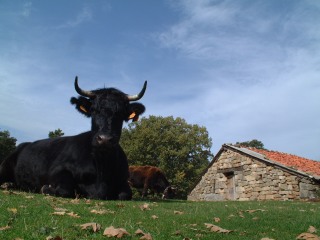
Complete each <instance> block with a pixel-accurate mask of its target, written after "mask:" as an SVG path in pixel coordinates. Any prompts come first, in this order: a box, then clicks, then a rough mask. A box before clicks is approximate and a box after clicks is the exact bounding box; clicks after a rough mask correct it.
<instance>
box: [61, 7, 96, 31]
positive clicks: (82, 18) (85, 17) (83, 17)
mask: <svg viewBox="0 0 320 240" xmlns="http://www.w3.org/2000/svg"><path fill="white" fill-rule="evenodd" d="M91 19H92V11H91V10H90V9H89V8H88V7H83V8H82V10H81V12H79V13H78V15H77V16H76V17H75V19H72V20H69V21H67V22H66V23H64V24H62V25H59V26H58V27H56V28H57V29H61V28H74V27H77V26H78V25H80V24H82V23H84V22H88V21H90V20H91Z"/></svg>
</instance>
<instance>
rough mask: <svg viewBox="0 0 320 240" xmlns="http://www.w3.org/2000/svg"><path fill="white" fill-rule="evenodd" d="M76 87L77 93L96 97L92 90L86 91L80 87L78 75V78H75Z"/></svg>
mask: <svg viewBox="0 0 320 240" xmlns="http://www.w3.org/2000/svg"><path fill="white" fill-rule="evenodd" d="M74 88H75V89H76V91H77V93H79V94H80V95H81V96H83V97H88V98H94V97H95V96H96V95H95V94H94V93H93V92H92V91H85V90H82V89H81V88H80V87H79V85H78V76H76V79H75V80H74Z"/></svg>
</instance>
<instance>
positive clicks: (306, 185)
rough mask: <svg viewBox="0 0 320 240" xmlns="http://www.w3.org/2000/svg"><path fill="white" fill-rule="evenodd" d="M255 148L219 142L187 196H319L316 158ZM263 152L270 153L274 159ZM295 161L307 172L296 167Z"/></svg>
mask: <svg viewBox="0 0 320 240" xmlns="http://www.w3.org/2000/svg"><path fill="white" fill-rule="evenodd" d="M258 151H259V150H258V149H248V148H243V147H235V146H232V145H226V144H225V145H223V146H222V148H221V149H220V151H219V152H218V153H217V155H216V156H215V157H214V159H213V160H212V162H211V163H210V165H209V166H208V168H207V169H206V170H205V172H204V174H203V175H202V177H201V179H200V180H199V181H198V182H197V183H196V185H195V187H194V189H193V190H192V191H191V192H190V194H189V195H188V200H193V201H221V200H240V201H246V200H291V199H292V200H293V199H312V198H319V197H320V162H317V161H312V160H308V159H304V158H300V157H297V156H294V155H290V154H285V153H279V152H272V151H267V150H260V152H262V153H258ZM266 155H270V156H273V157H272V158H273V159H275V160H271V159H269V158H268V157H267V156H266ZM276 156H277V157H276ZM281 161H283V162H284V163H285V164H283V163H280V162H281ZM299 164H300V166H301V168H303V167H304V170H308V171H309V172H308V173H307V172H305V171H301V170H299V169H298V168H297V166H298V165H299ZM288 165H289V166H288ZM310 166H311V167H310ZM308 167H309V168H308ZM309 169H310V170H309ZM311 170H314V172H316V173H312V172H311Z"/></svg>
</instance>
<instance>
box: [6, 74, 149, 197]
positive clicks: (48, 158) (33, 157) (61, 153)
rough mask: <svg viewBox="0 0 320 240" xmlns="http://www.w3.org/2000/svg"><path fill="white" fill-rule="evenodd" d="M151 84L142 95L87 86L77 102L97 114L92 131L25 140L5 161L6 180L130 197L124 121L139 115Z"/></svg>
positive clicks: (57, 191) (51, 190)
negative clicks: (124, 141)
mask: <svg viewBox="0 0 320 240" xmlns="http://www.w3.org/2000/svg"><path fill="white" fill-rule="evenodd" d="M146 84H147V82H145V83H144V86H143V88H142V90H141V92H140V93H139V94H137V95H127V94H124V93H123V92H121V91H119V90H117V89H114V88H104V89H98V90H94V91H85V90H82V89H81V88H80V87H79V86H78V79H77V77H76V79H75V89H76V91H77V92H78V93H79V94H80V95H81V96H79V97H78V98H75V97H72V98H71V103H72V104H74V105H75V107H76V109H77V110H78V111H79V112H81V113H82V114H84V115H85V116H87V117H91V120H92V124H91V131H88V132H84V133H81V134H79V135H76V136H69V137H58V138H51V139H50V138H49V139H44V140H39V141H36V142H32V143H22V144H20V145H19V146H18V147H17V149H16V150H15V152H13V153H12V154H11V155H10V156H9V157H8V158H6V159H5V160H4V161H3V162H2V164H1V165H0V184H1V183H4V182H12V183H13V184H14V186H16V187H17V188H19V189H21V190H25V191H33V192H42V193H45V194H50V195H56V196H61V197H75V196H77V195H80V196H83V197H87V198H93V199H107V200H115V199H120V200H129V199H131V198H132V192H131V189H130V187H129V185H128V181H127V180H128V162H127V157H126V155H125V153H124V151H123V150H122V148H121V146H120V145H119V140H120V136H121V131H122V125H123V121H128V120H129V119H133V121H135V120H137V119H138V116H139V115H140V114H142V113H143V112H144V111H145V107H144V106H143V105H142V104H141V103H130V102H131V101H136V100H139V99H140V98H142V96H143V95H144V92H145V90H146Z"/></svg>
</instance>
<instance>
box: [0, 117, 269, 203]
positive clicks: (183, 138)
mask: <svg viewBox="0 0 320 240" xmlns="http://www.w3.org/2000/svg"><path fill="white" fill-rule="evenodd" d="M63 135H64V133H63V131H62V130H61V129H60V128H58V129H56V130H54V131H50V132H49V134H48V137H49V138H54V137H61V136H63ZM16 142H17V139H16V138H14V137H11V136H10V133H9V131H7V130H4V131H0V162H1V161H2V159H4V158H5V157H6V156H8V155H9V154H10V153H11V152H12V151H13V150H14V149H15V148H16ZM120 145H121V146H122V147H123V149H124V151H125V153H126V154H127V157H128V162H129V165H151V166H157V167H159V168H161V169H162V170H163V171H164V173H165V175H166V176H167V178H168V180H169V182H170V183H171V185H174V186H176V187H177V198H180V199H185V198H186V197H187V195H188V193H189V191H190V190H191V187H192V186H193V185H194V182H195V181H197V179H198V178H199V177H201V173H202V172H203V171H204V169H205V168H207V166H208V164H209V163H210V162H211V161H212V159H213V157H214V155H213V153H212V152H211V147H212V139H211V138H210V137H209V133H208V131H207V129H206V127H203V126H199V125H197V124H188V123H187V122H186V121H185V120H184V119H183V118H179V117H178V118H174V117H172V116H169V117H161V116H149V117H145V118H142V119H141V120H140V121H136V122H132V123H130V124H128V126H127V127H125V128H124V129H123V131H122V136H121V140H120ZM236 145H239V146H245V147H256V148H264V146H263V143H262V142H260V141H258V140H256V139H254V140H251V141H247V142H237V143H236Z"/></svg>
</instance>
